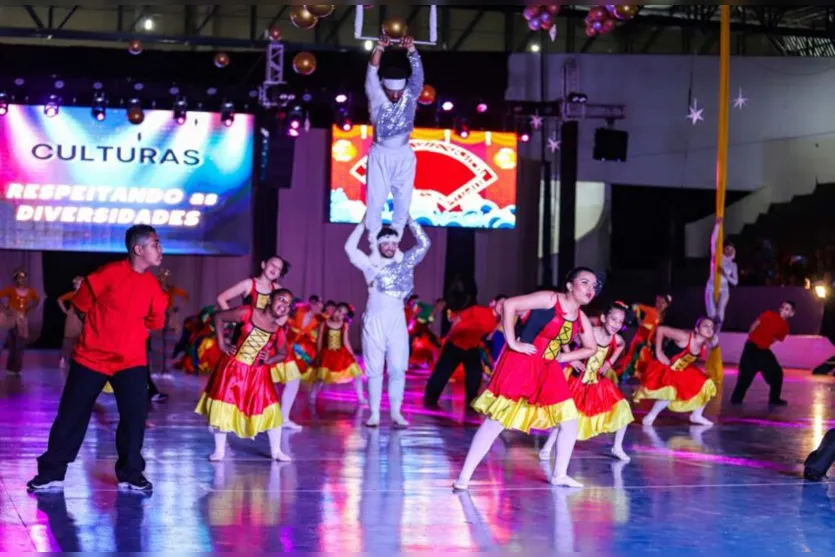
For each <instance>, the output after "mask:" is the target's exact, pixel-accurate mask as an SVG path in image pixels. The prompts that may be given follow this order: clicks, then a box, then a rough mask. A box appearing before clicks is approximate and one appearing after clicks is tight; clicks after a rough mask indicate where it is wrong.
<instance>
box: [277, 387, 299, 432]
mask: <svg viewBox="0 0 835 557" xmlns="http://www.w3.org/2000/svg"><path fill="white" fill-rule="evenodd" d="M300 383H301V381H300V380H299V379H293V380H292V381H290V382H289V383H286V384H285V385H284V391H283V392H282V393H281V416H282V417H283V418H284V425H285V426H287V427H290V428H292V429H296V428H298V429H301V428H300V427H298V426H297V425H296V424H295V423H294V422H293V420H291V419H290V411H291V410H292V409H293V403H294V402H295V401H296V395H297V394H299V384H300ZM294 426H296V427H294Z"/></svg>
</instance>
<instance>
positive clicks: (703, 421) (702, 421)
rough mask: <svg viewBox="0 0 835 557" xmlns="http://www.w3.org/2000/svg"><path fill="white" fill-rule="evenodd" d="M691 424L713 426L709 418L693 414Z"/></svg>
mask: <svg viewBox="0 0 835 557" xmlns="http://www.w3.org/2000/svg"><path fill="white" fill-rule="evenodd" d="M690 423H693V424H696V425H707V426H711V425H713V422H711V421H710V420H708V419H707V418H705V417H704V416H702V415H701V414H699V415H697V416H694V415H692V414H691V415H690Z"/></svg>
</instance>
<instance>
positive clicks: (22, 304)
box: [0, 269, 40, 373]
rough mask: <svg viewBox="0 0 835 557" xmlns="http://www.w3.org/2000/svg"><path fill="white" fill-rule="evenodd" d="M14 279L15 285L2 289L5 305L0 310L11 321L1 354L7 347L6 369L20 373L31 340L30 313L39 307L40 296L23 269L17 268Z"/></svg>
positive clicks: (13, 274) (2, 344)
mask: <svg viewBox="0 0 835 557" xmlns="http://www.w3.org/2000/svg"><path fill="white" fill-rule="evenodd" d="M12 279H13V280H14V285H12V286H8V287H6V288H3V289H2V290H0V303H2V304H3V305H4V307H2V308H0V311H2V312H3V313H5V314H6V315H8V316H9V318H8V320H9V321H10V323H9V325H10V328H9V330H8V332H7V334H6V339H5V342H0V354H2V352H3V348H5V349H6V350H7V351H8V359H7V360H6V369H7V370H8V371H10V372H12V373H20V372H21V370H22V369H23V352H24V350H25V348H26V342H27V341H28V340H29V314H31V313H32V311H33V310H34V309H35V308H36V307H38V303H39V302H40V297H39V296H38V293H37V292H36V291H35V289H34V288H32V287H31V286H29V284H28V275H27V274H26V271H24V270H23V269H15V271H14V273H12Z"/></svg>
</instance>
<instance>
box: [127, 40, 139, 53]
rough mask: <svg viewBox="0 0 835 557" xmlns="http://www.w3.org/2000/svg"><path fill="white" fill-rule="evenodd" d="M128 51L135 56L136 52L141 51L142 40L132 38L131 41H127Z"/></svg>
mask: <svg viewBox="0 0 835 557" xmlns="http://www.w3.org/2000/svg"><path fill="white" fill-rule="evenodd" d="M128 52H130V53H131V54H133V55H134V56H136V55H137V54H141V53H142V41H140V40H139V39H133V40H132V41H131V42H129V43H128Z"/></svg>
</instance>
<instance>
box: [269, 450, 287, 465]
mask: <svg viewBox="0 0 835 557" xmlns="http://www.w3.org/2000/svg"><path fill="white" fill-rule="evenodd" d="M270 457H271V458H272V459H273V460H277V461H279V462H292V461H293V458H292V457H291V456H290V455H288V454H287V453H285V452H284V451H282V450H281V449H278V450H276V451H275V452H273V453H272V454H271V455H270Z"/></svg>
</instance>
